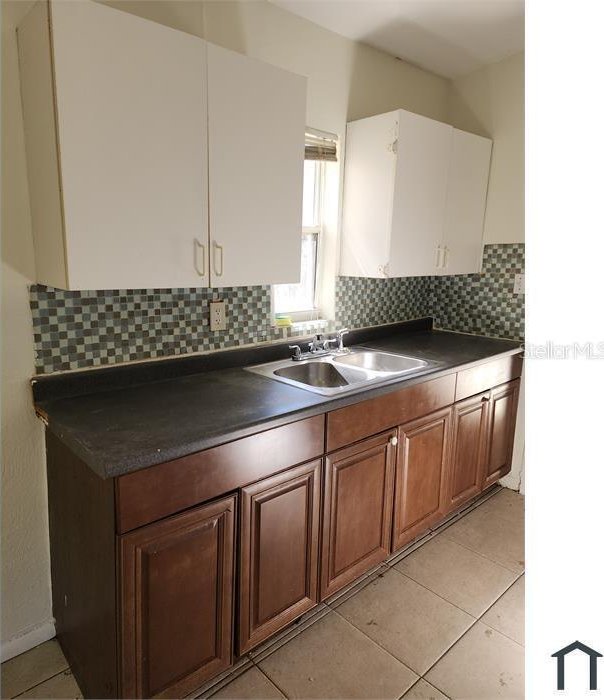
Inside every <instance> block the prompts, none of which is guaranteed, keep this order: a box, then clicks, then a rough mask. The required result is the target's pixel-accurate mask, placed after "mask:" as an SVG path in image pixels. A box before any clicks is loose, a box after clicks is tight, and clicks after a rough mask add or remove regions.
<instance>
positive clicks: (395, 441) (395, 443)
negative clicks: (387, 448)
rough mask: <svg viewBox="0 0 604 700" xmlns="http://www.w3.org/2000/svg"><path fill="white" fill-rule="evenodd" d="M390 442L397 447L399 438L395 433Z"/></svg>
mask: <svg viewBox="0 0 604 700" xmlns="http://www.w3.org/2000/svg"><path fill="white" fill-rule="evenodd" d="M388 442H389V443H390V444H391V445H392V447H396V446H397V445H398V438H397V437H396V435H395V436H394V437H391V438H390V440H389V441H388Z"/></svg>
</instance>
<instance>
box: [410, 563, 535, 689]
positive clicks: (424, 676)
mask: <svg viewBox="0 0 604 700" xmlns="http://www.w3.org/2000/svg"><path fill="white" fill-rule="evenodd" d="M521 575H523V574H521ZM519 578H520V576H518V578H517V579H516V580H515V581H513V582H512V583H511V584H510V585H509V586H508V587H507V588H506V589H505V591H504V592H503V593H502V594H501V595H500V596H499V598H497V600H496V601H495V602H494V603H493V605H495V603H497V601H498V600H500V599H501V598H502V597H503V596H504V595H505V594H506V593H507V592H508V591H509V590H510V588H511V587H512V586H513V585H514V584H515V583H516V581H518V579H519ZM493 605H491V606H489V607H488V608H487V609H486V610H485V613H487V612H488V611H489V610H490V609H491V608H492V607H493ZM485 613H483V614H485ZM479 622H480V618H477V619H475V620H474V622H473V623H472V624H471V625H470V626H469V627H468V629H467V630H466V631H465V632H464V633H463V634H462V635H461V637H459V638H458V639H456V640H455V641H454V642H453V644H451V646H450V647H449V648H448V649H447V650H446V651H445V652H444V654H441V655H440V656H439V657H438V659H436V661H435V662H434V663H433V664H432V666H430V668H429V669H427V670H426V672H425V673H424V674H423V675H422V678H423V679H424V680H425V681H426V682H427V683H430V684H431V685H434V683H432V681H430V680H429V679H428V678H426V675H427V674H428V673H430V671H431V670H432V669H433V668H434V667H435V666H436V664H437V663H438V662H439V661H441V659H442V658H443V657H444V656H445V655H446V654H448V653H449V652H450V651H451V649H453V647H454V646H455V645H456V644H458V643H459V642H460V641H461V640H462V639H463V637H465V636H466V634H468V632H469V631H470V630H471V629H472V628H473V627H475V626H476V625H477V624H478V623H479ZM482 624H483V625H484V626H485V627H488V628H489V629H492V630H494V631H495V632H498V633H499V634H502V633H501V632H499V630H496V629H495V628H493V627H491V626H490V625H487V624H486V623H484V622H483V623H482ZM502 636H504V637H506V639H510V637H508V636H507V635H502ZM511 641H514V640H513V639H512V640H511ZM514 643H515V644H518V642H515V641H514ZM518 646H520V647H521V648H522V649H524V647H522V645H520V644H518ZM434 687H435V688H437V690H440V688H438V687H437V686H436V685H434ZM440 692H441V693H442V692H443V691H442V690H440ZM445 695H446V693H445Z"/></svg>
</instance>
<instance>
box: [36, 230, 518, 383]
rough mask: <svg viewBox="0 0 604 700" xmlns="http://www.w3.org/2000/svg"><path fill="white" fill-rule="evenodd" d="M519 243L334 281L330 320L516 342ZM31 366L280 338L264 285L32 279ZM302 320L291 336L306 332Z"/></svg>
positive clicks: (282, 332)
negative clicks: (391, 274)
mask: <svg viewBox="0 0 604 700" xmlns="http://www.w3.org/2000/svg"><path fill="white" fill-rule="evenodd" d="M517 272H524V246H523V245H522V244H510V245H507V244H506V245H504V244H497V245H487V246H485V250H484V258H483V274H481V275H455V276H446V277H406V278H396V279H387V280H379V279H365V278H358V277H339V278H338V279H337V281H336V324H337V325H338V326H349V327H352V328H361V327H364V326H372V325H378V324H381V323H392V322H395V321H403V320H407V319H413V318H420V317H423V316H433V317H434V319H435V326H436V327H437V328H446V329H451V330H458V331H465V332H470V333H479V334H484V335H492V336H497V337H503V338H512V339H515V340H521V339H522V338H523V335H524V296H515V295H513V293H512V290H513V287H514V275H515V274H516V273H517ZM213 298H220V299H224V300H225V302H226V305H227V319H228V324H229V327H228V329H227V330H226V331H218V332H212V331H210V329H209V302H210V300H211V299H213ZM30 304H31V310H32V317H33V326H34V344H35V351H36V371H37V372H38V373H39V374H41V373H50V372H56V371H59V370H67V369H77V368H83V367H92V366H99V365H108V364H115V363H119V362H128V361H133V360H144V359H151V358H156V357H169V356H174V355H182V354H186V353H192V352H202V351H210V350H218V349H221V348H228V347H234V346H238V345H247V344H251V343H259V342H265V341H269V340H277V339H279V338H286V337H290V336H291V335H293V334H295V331H292V330H290V329H282V328H279V329H276V328H273V327H272V326H271V308H270V306H271V295H270V287H269V286H256V287H224V288H220V289H193V288H192V289H123V290H105V291H90V292H67V291H63V290H59V289H53V288H50V287H44V286H42V285H33V286H32V287H31V290H30ZM313 330H316V328H315V327H313V326H312V325H309V326H307V327H306V328H304V329H303V330H299V331H298V333H300V334H308V333H312V332H313Z"/></svg>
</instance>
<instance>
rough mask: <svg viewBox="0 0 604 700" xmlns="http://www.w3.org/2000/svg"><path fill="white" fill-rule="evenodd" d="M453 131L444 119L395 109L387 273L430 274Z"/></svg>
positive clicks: (438, 236) (439, 229)
mask: <svg viewBox="0 0 604 700" xmlns="http://www.w3.org/2000/svg"><path fill="white" fill-rule="evenodd" d="M452 131H453V128H452V127H451V126H448V125H447V124H442V123H441V122H437V121H434V120H433V119H426V117H420V116H419V115H417V114H412V113H411V112H403V111H401V112H399V126H398V143H397V149H396V151H397V163H396V177H395V181H394V211H393V217H392V236H391V241H390V250H391V258H390V266H389V270H388V272H389V275H388V276H389V277H411V276H414V275H433V274H434V269H435V265H436V257H437V249H438V246H439V244H441V243H442V238H443V218H444V213H445V204H446V201H447V184H448V172H449V160H450V157H451V133H452Z"/></svg>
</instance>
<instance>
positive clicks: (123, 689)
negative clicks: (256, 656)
mask: <svg viewBox="0 0 604 700" xmlns="http://www.w3.org/2000/svg"><path fill="white" fill-rule="evenodd" d="M520 370H521V360H520V358H517V357H513V356H511V357H509V358H508V357H504V358H500V359H499V360H496V361H495V362H493V363H483V364H479V365H477V366H473V367H470V368H468V369H466V370H462V371H460V372H459V373H457V376H456V374H455V373H454V372H452V373H451V374H450V375H446V376H444V377H441V378H439V379H435V380H430V381H427V382H426V383H425V386H424V385H423V384H421V383H419V384H417V385H412V386H410V387H406V388H405V387H402V388H400V389H399V390H397V391H394V392H392V395H391V394H384V395H383V396H379V397H377V398H373V399H370V400H368V401H359V402H357V403H356V404H352V405H350V406H347V407H344V408H340V409H337V410H336V411H333V412H332V413H330V414H327V415H319V416H314V417H311V418H306V419H303V420H299V421H296V422H294V423H291V424H287V425H283V426H279V427H276V428H271V429H270V430H265V431H263V432H261V433H258V434H255V435H250V436H247V437H245V438H241V439H240V440H233V441H232V442H229V443H225V444H224V445H219V446H217V447H214V448H210V449H208V450H205V451H203V452H199V453H196V454H193V455H189V456H187V457H182V458H180V459H176V460H173V461H171V462H167V463H164V464H159V465H155V466H153V467H149V468H148V469H142V470H140V471H138V472H135V473H132V474H129V475H125V476H121V477H117V478H115V479H102V478H100V477H99V476H97V475H96V474H95V473H94V471H93V470H92V469H90V467H89V465H87V464H85V463H84V462H83V461H82V460H81V459H80V458H78V457H77V456H76V455H75V454H74V453H73V452H72V451H71V450H70V449H69V448H68V447H67V446H66V445H65V444H64V443H63V442H62V441H61V440H60V439H59V438H58V437H56V436H54V435H53V434H52V433H50V432H48V433H47V456H48V459H47V465H48V494H49V524H50V547H51V564H52V566H51V573H52V588H53V613H54V616H55V619H56V629H57V637H58V639H59V641H60V643H61V646H62V647H63V649H64V651H65V655H66V657H67V659H68V661H69V664H70V667H71V668H72V670H73V672H74V675H75V677H76V679H77V681H78V683H79V684H80V687H81V688H82V690H83V692H84V693H85V696H86V697H96V698H115V697H120V698H122V697H123V698H150V697H186V696H188V695H193V694H195V693H198V691H199V690H200V689H201V687H202V686H203V685H204V684H206V683H207V682H208V681H211V680H212V679H213V678H214V677H215V676H217V675H218V674H220V673H221V672H222V671H224V670H226V669H228V668H229V666H230V665H231V664H232V662H233V657H234V651H235V649H236V651H237V653H239V654H244V653H247V652H248V651H250V650H251V649H253V648H254V647H256V646H257V645H258V644H260V643H261V642H263V641H264V640H266V639H267V638H268V637H270V636H271V635H273V634H275V633H276V632H278V631H279V630H281V629H283V628H285V627H286V626H287V625H288V624H290V623H292V622H293V621H295V620H296V619H297V618H298V617H300V616H301V615H303V614H304V613H306V612H307V611H308V610H310V609H311V608H312V607H313V606H315V605H317V603H318V602H319V601H320V600H324V599H325V598H327V597H329V596H330V595H332V594H334V593H336V592H337V591H338V590H340V589H341V588H343V587H344V586H347V585H349V584H352V583H354V582H355V580H356V579H357V578H358V577H359V576H361V575H362V574H364V573H365V572H366V571H368V570H370V569H372V568H373V567H375V566H376V565H377V564H379V563H380V562H382V561H384V560H385V559H387V558H388V557H389V555H390V554H391V553H392V552H393V551H397V550H399V549H400V548H402V547H404V546H405V545H406V544H408V543H409V542H410V541H411V540H413V539H414V538H416V537H418V536H419V535H421V534H423V533H424V532H425V531H427V530H428V529H429V528H431V527H433V526H434V525H436V524H437V523H438V522H440V521H441V520H442V519H443V518H444V517H445V516H446V515H447V514H448V513H449V512H450V511H452V510H455V509H457V508H459V507H461V506H463V505H464V503H466V502H467V501H469V500H470V499H472V498H473V497H475V496H477V495H479V493H480V492H481V491H482V490H484V489H486V488H488V487H489V486H491V485H492V484H494V483H496V482H497V480H498V479H500V478H501V477H502V476H504V475H505V474H507V473H508V472H509V470H510V468H511V459H512V449H513V441H514V429H515V423H516V411H517V406H518V394H519V382H520V380H519V379H516V378H515V377H517V376H519V374H520ZM441 380H442V381H441ZM494 382H502V383H500V384H498V385H496V386H494ZM469 392H481V393H474V395H471V396H469V397H468V393H469ZM456 396H457V397H459V398H460V400H458V401H457V402H455V397H456ZM422 414H423V415H422ZM420 416H421V417H420ZM326 428H327V430H326ZM368 431H371V432H372V433H375V431H382V432H381V433H379V434H372V435H371V436H368ZM350 441H356V442H353V443H352V444H349V443H350ZM329 450H331V451H330V452H328V451H329ZM326 452H327V454H325V453H326ZM292 465H294V466H292ZM295 465H298V466H295ZM212 499H217V500H212ZM235 552H237V557H236V554H235ZM236 559H237V563H238V567H237V573H236V572H235V560H236ZM116 582H117V583H116ZM235 603H237V605H235Z"/></svg>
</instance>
